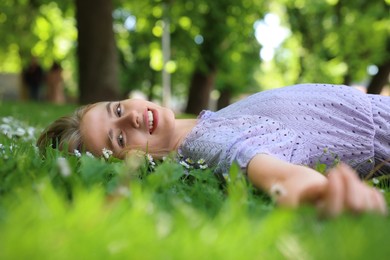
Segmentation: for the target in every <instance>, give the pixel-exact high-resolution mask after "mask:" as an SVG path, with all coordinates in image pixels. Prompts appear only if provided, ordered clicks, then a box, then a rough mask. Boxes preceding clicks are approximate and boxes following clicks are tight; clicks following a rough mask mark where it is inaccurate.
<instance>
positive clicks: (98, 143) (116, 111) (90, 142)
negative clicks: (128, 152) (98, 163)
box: [80, 99, 175, 158]
mask: <svg viewBox="0 0 390 260" xmlns="http://www.w3.org/2000/svg"><path fill="white" fill-rule="evenodd" d="M174 128H175V116H174V113H173V111H172V110H170V109H167V108H164V107H161V106H159V105H156V104H154V103H151V102H149V101H145V100H138V99H126V100H123V101H118V102H101V103H98V104H96V106H94V107H92V108H91V109H90V110H89V111H87V112H86V114H85V115H84V117H83V118H82V120H81V122H80V131H81V137H82V139H83V142H84V145H85V148H86V150H88V151H90V152H91V153H93V154H95V155H101V154H102V150H103V148H106V149H109V150H111V151H113V153H114V155H115V156H116V157H119V158H120V157H121V153H120V152H121V151H122V150H123V149H124V148H125V147H130V148H131V149H133V148H136V149H141V150H143V151H147V150H148V149H149V150H152V149H153V150H157V151H167V150H171V149H172V142H173V132H174Z"/></svg>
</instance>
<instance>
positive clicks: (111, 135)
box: [106, 102, 114, 150]
mask: <svg viewBox="0 0 390 260" xmlns="http://www.w3.org/2000/svg"><path fill="white" fill-rule="evenodd" d="M111 103H112V102H108V103H107V104H106V110H107V113H108V116H109V117H112V113H111ZM108 139H109V142H108V146H109V147H108V148H109V149H110V150H113V147H114V141H113V132H112V129H110V130H109V131H108Z"/></svg>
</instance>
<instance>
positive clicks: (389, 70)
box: [367, 60, 390, 94]
mask: <svg viewBox="0 0 390 260" xmlns="http://www.w3.org/2000/svg"><path fill="white" fill-rule="evenodd" d="M389 75H390V60H389V61H387V62H385V63H384V64H382V65H380V66H379V67H378V73H377V74H376V75H375V76H373V77H372V79H371V82H370V84H369V85H368V88H367V93H369V94H379V93H381V91H382V89H383V87H384V86H385V85H386V84H388V83H389Z"/></svg>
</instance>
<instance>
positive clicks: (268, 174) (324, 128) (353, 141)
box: [38, 84, 390, 215]
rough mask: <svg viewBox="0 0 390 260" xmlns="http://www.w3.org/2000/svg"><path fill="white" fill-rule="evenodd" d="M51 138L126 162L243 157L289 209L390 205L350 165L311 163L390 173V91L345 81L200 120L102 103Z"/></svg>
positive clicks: (256, 180)
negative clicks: (369, 91) (323, 168)
mask: <svg viewBox="0 0 390 260" xmlns="http://www.w3.org/2000/svg"><path fill="white" fill-rule="evenodd" d="M48 144H51V145H52V146H54V147H58V148H60V149H61V148H64V147H68V149H69V151H73V150H74V149H78V150H87V151H90V152H92V153H93V154H95V155H101V154H102V150H103V149H104V148H108V149H110V150H112V151H113V154H114V155H115V156H116V157H119V158H124V157H125V155H126V154H127V153H128V152H129V151H131V150H141V151H144V152H148V153H150V154H152V155H153V156H155V157H162V156H164V155H166V154H168V153H169V152H172V151H177V152H178V154H179V155H180V157H181V158H185V159H191V160H192V161H199V160H201V161H205V163H207V164H208V165H209V166H211V167H213V168H214V169H215V171H216V173H223V172H227V170H228V169H229V167H230V165H231V164H232V163H233V162H237V163H238V165H240V167H241V168H242V169H243V171H245V172H246V173H247V176H248V179H249V180H250V181H251V182H252V183H253V184H254V185H255V186H256V187H258V188H261V189H263V190H265V191H266V192H268V193H269V194H270V195H272V196H276V197H277V201H278V202H279V204H281V205H286V206H290V207H295V206H297V205H301V204H302V203H307V202H309V203H313V204H315V205H316V206H318V207H319V208H321V210H322V211H324V213H326V214H329V215H337V214H339V213H340V212H342V211H344V210H348V211H352V212H363V211H374V212H379V213H382V214H385V213H386V211H387V208H386V203H385V200H384V198H383V195H382V194H381V193H380V192H379V191H377V190H375V189H374V188H371V187H369V186H367V185H365V184H364V183H363V182H361V181H360V180H359V179H358V177H357V176H356V174H355V172H354V171H353V170H352V169H351V168H350V167H348V166H346V165H344V164H341V165H339V166H337V167H335V168H334V169H333V170H331V171H330V173H329V175H328V178H326V177H325V176H324V175H322V174H320V173H318V172H317V171H315V170H313V169H312V167H314V166H315V165H316V164H318V163H321V164H325V165H327V166H329V167H331V166H333V165H334V164H335V162H337V161H343V162H346V163H348V164H349V165H351V166H353V167H354V168H355V169H356V171H357V172H358V173H359V174H360V176H361V177H366V178H369V177H371V176H372V175H373V174H375V175H378V174H385V173H387V174H389V173H390V171H389V169H390V165H389V163H388V161H387V160H388V159H389V158H390V97H382V96H376V95H366V94H363V93H361V92H359V91H357V90H354V89H352V88H349V87H346V86H337V85H325V84H322V85H319V84H317V85H314V84H304V85H296V86H290V87H285V88H281V89H277V90H270V91H264V92H261V93H257V94H255V95H252V96H250V97H248V98H246V99H244V100H241V101H239V102H237V103H235V104H232V105H230V106H228V107H226V108H224V109H222V110H220V111H218V112H215V113H214V112H210V111H204V112H202V113H201V114H200V116H199V117H198V119H175V116H174V114H173V112H172V111H171V110H169V109H167V108H163V107H160V106H158V105H156V104H153V103H151V102H147V101H141V100H131V99H130V100H124V101H121V102H103V103H97V104H93V105H89V106H87V107H84V108H82V109H81V110H78V111H77V112H76V113H75V114H74V115H73V116H72V117H64V118H61V119H59V120H57V121H56V122H54V123H53V124H52V125H51V126H49V127H48V129H46V130H45V132H44V133H43V134H42V135H41V137H40V138H39V140H38V146H39V147H40V148H44V147H46V146H47V145H48ZM307 166H310V167H307ZM376 167H377V168H378V169H377V168H376ZM374 169H375V172H373V170H374Z"/></svg>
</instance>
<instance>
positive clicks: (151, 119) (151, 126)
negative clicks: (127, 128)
mask: <svg viewBox="0 0 390 260" xmlns="http://www.w3.org/2000/svg"><path fill="white" fill-rule="evenodd" d="M148 119H149V130H151V129H152V128H153V113H152V111H150V110H148Z"/></svg>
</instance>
